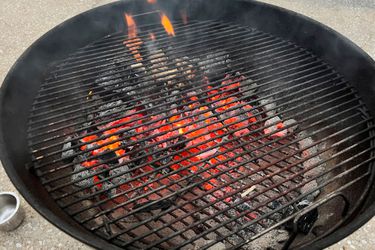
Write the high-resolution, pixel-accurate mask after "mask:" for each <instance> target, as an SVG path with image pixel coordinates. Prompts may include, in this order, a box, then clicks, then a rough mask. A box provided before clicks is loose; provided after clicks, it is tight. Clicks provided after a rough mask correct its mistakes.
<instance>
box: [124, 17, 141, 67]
mask: <svg viewBox="0 0 375 250" xmlns="http://www.w3.org/2000/svg"><path fill="white" fill-rule="evenodd" d="M124 16H125V20H126V24H127V26H128V40H126V41H124V45H125V46H126V47H128V49H129V50H130V52H131V53H132V54H133V56H134V58H135V60H136V61H142V56H141V54H139V51H138V49H139V48H140V46H141V44H142V41H141V40H140V39H139V38H138V37H137V25H136V24H135V21H134V19H133V17H132V16H131V15H128V14H126V13H125V15H124Z"/></svg>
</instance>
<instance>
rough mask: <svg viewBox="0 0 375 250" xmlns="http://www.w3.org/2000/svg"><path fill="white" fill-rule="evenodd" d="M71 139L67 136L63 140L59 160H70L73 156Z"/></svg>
mask: <svg viewBox="0 0 375 250" xmlns="http://www.w3.org/2000/svg"><path fill="white" fill-rule="evenodd" d="M71 140H72V138H71V137H70V136H68V137H67V138H66V139H65V141H66V142H65V143H64V144H63V146H62V150H63V152H62V153H61V158H70V157H71V156H72V155H74V150H73V149H72V141H71Z"/></svg>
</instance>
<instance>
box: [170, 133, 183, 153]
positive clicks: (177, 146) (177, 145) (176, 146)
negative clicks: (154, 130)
mask: <svg viewBox="0 0 375 250" xmlns="http://www.w3.org/2000/svg"><path fill="white" fill-rule="evenodd" d="M185 147H186V137H185V136H179V137H178V139H177V142H176V143H175V144H174V145H173V147H172V149H173V150H181V149H183V148H185Z"/></svg>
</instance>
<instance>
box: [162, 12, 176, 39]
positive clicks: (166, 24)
mask: <svg viewBox="0 0 375 250" xmlns="http://www.w3.org/2000/svg"><path fill="white" fill-rule="evenodd" d="M161 24H162V25H163V27H164V29H165V31H166V32H167V34H168V35H170V36H175V33H174V29H173V26H172V23H171V21H170V20H169V18H168V17H167V16H166V15H165V14H164V13H163V14H162V15H161Z"/></svg>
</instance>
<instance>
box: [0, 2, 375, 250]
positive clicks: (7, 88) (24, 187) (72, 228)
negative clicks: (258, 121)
mask: <svg viewBox="0 0 375 250" xmlns="http://www.w3.org/2000/svg"><path fill="white" fill-rule="evenodd" d="M131 2H135V1H133V0H125V1H123V2H121V3H120V2H117V3H111V4H107V5H103V6H100V7H97V8H94V9H91V10H89V11H86V12H83V13H81V14H79V15H76V16H74V17H72V18H70V19H68V20H66V21H64V22H63V23H61V24H60V25H58V26H56V27H55V28H53V29H52V30H50V31H49V32H47V33H46V34H44V35H43V36H42V37H41V38H39V39H38V40H37V41H35V42H34V43H33V44H32V45H31V46H30V47H29V48H28V49H27V50H26V51H25V52H24V53H23V54H22V55H21V56H20V57H19V58H18V59H17V61H16V62H15V63H14V65H13V66H12V67H11V69H10V70H9V72H8V74H7V76H6V77H5V79H4V82H3V84H2V86H1V91H0V104H1V105H0V115H1V117H4V116H9V114H8V112H9V110H8V109H7V107H9V106H8V105H9V104H8V105H7V103H6V101H7V98H9V96H7V95H9V92H11V91H12V82H13V81H12V80H13V79H12V78H13V77H12V76H13V75H15V74H17V73H18V71H20V70H21V71H22V66H23V65H22V64H24V63H25V61H27V59H28V58H29V57H32V56H33V55H32V53H33V52H35V51H34V50H35V47H39V46H40V45H41V44H42V43H44V42H46V41H47V40H48V39H49V38H50V37H51V36H56V35H57V36H58V35H59V34H61V31H62V30H63V29H65V28H66V27H69V24H72V23H74V22H75V21H78V20H79V19H80V18H81V17H82V16H83V15H85V16H88V15H93V16H96V15H98V14H101V12H108V11H111V9H113V8H118V7H126V6H127V4H129V3H131ZM236 2H239V3H240V2H242V3H245V4H250V5H255V6H256V7H260V8H261V9H262V10H265V11H276V12H280V13H282V14H283V15H285V17H288V18H294V21H296V22H298V23H300V24H301V25H305V24H307V25H309V26H310V27H313V28H315V30H317V31H320V32H321V34H322V35H325V36H330V37H334V38H336V39H338V40H339V41H340V42H342V44H340V45H342V46H344V47H345V49H348V50H349V52H350V53H353V54H354V55H356V56H357V57H359V59H360V61H361V62H365V63H366V66H367V67H368V68H369V69H372V72H370V73H373V74H372V77H373V79H375V78H374V77H375V70H374V69H375V62H374V60H373V59H372V58H371V57H370V56H369V55H368V54H366V52H364V51H363V50H362V49H361V48H359V47H358V46H357V45H355V44H354V43H353V42H351V41H350V40H349V39H348V38H346V37H344V36H343V35H341V34H339V33H338V32H336V31H334V30H332V29H331V28H329V27H327V26H325V25H323V24H321V23H319V22H317V21H315V20H313V19H311V18H309V17H306V16H304V15H301V14H298V13H295V12H293V11H290V10H287V9H284V8H281V7H277V6H274V5H270V4H266V3H260V2H255V1H250V0H237V1H236ZM285 17H284V16H283V17H282V18H285ZM80 21H85V22H89V21H90V20H80ZM298 35H299V36H301V34H298ZM319 41H321V40H319ZM331 42H332V41H331ZM302 47H304V48H306V46H304V45H302ZM314 53H315V51H314ZM65 54H66V53H65ZM319 57H321V56H319ZM333 67H334V68H335V69H337V67H336V65H334V64H333ZM339 72H340V71H339ZM340 73H341V72H340ZM370 75H371V74H370ZM344 76H345V77H346V74H344ZM353 77H354V78H356V77H358V76H356V75H355V74H354V76H353ZM350 80H351V79H350ZM350 82H352V81H350ZM368 85H369V84H368ZM368 85H367V86H365V87H362V88H366V87H367V88H368ZM356 87H358V86H356ZM367 95H370V94H367ZM368 106H369V105H368ZM370 112H371V110H370ZM8 127H9V126H7V124H6V123H5V119H2V121H1V122H0V157H1V160H2V163H3V166H4V169H5V171H6V173H7V175H8V176H9V178H10V179H11V181H12V183H13V184H14V185H15V187H16V188H17V190H18V191H19V192H20V193H21V194H22V196H23V197H24V198H25V199H26V201H27V202H28V203H29V204H30V205H31V206H32V207H33V208H34V209H35V210H36V211H37V212H38V213H39V214H41V215H42V216H43V217H44V218H45V219H47V220H48V221H49V222H51V223H52V224H53V225H55V226H57V227H58V228H59V229H61V230H63V231H64V232H65V233H67V234H69V235H71V236H72V237H74V238H76V239H78V240H80V241H82V242H84V243H86V244H88V245H91V246H94V247H97V248H111V249H120V248H118V247H116V246H115V245H113V244H110V243H109V242H106V241H104V240H102V239H100V238H99V237H97V236H95V235H93V234H92V233H91V232H90V233H88V232H86V230H85V229H84V228H82V227H81V226H80V225H79V224H77V223H75V221H74V220H73V219H72V218H70V217H67V216H66V215H65V214H64V212H63V211H62V210H61V209H60V208H59V207H58V206H57V205H56V204H53V205H52V206H50V205H49V204H48V203H47V202H46V201H45V200H44V201H43V199H45V198H46V197H48V198H49V196H48V195H44V197H43V193H46V192H45V191H43V189H40V187H37V188H35V189H33V192H34V193H31V192H29V188H28V187H29V186H33V184H34V185H35V184H39V185H40V183H39V181H37V179H36V177H35V176H33V175H32V174H29V175H28V176H25V175H22V173H21V174H20V173H19V171H17V169H20V168H21V170H22V171H23V172H26V171H27V170H26V169H25V167H24V166H19V164H15V161H14V160H12V152H10V150H9V146H8V147H7V146H6V144H7V143H6V141H7V140H6V137H5V133H4V132H5V130H7V129H8ZM13 158H14V157H13ZM373 165H374V164H373V163H372V164H370V166H369V167H371V168H372V167H373ZM16 166H18V167H16ZM374 175H375V172H374V171H372V174H371V179H370V181H371V185H370V186H369V189H372V190H373V189H374V185H375V184H374V183H373V182H372V179H373V178H374ZM30 177H31V178H30ZM38 191H42V193H38V195H36V194H37V192H38ZM372 193H373V194H372V196H374V190H373V191H372ZM41 194H42V198H41ZM369 196H371V191H370V193H369V194H368V195H367V197H366V198H365V203H364V204H363V205H362V206H361V207H362V211H364V212H363V213H361V214H360V215H358V216H357V217H355V219H354V220H353V221H351V223H350V225H346V226H344V227H341V228H339V229H338V230H336V231H335V232H334V233H333V234H331V235H329V236H327V237H325V238H323V239H320V240H318V241H316V242H314V243H312V244H313V245H311V244H309V245H308V246H307V247H309V248H312V249H321V248H324V247H327V246H328V245H331V244H332V243H334V242H336V241H338V240H340V239H342V238H344V237H346V236H348V235H349V234H351V233H352V232H354V231H355V230H356V229H358V228H359V227H361V226H362V225H363V224H365V223H366V222H367V221H368V220H369V219H370V218H371V217H373V216H374V214H375V203H373V204H370V205H369V206H368V207H367V208H365V209H364V207H365V205H368V203H370V202H371V201H370V200H369V199H368V197H369ZM51 209H52V210H51ZM64 217H66V218H64Z"/></svg>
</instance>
